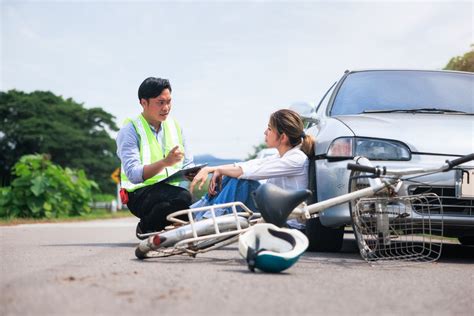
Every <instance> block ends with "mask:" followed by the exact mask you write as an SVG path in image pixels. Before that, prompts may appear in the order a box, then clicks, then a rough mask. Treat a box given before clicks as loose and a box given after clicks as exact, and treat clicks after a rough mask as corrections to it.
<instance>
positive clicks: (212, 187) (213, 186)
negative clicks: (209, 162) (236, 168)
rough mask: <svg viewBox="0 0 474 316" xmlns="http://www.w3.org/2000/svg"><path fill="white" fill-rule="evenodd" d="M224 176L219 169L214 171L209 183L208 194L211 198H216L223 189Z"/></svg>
mask: <svg viewBox="0 0 474 316" xmlns="http://www.w3.org/2000/svg"><path fill="white" fill-rule="evenodd" d="M222 176H223V175H222V174H221V173H220V172H219V169H216V170H215V171H214V174H213V175H212V179H211V181H210V182H209V187H208V188H207V193H209V196H214V195H216V194H217V193H218V191H220V190H221V189H222Z"/></svg>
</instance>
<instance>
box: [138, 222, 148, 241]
mask: <svg viewBox="0 0 474 316" xmlns="http://www.w3.org/2000/svg"><path fill="white" fill-rule="evenodd" d="M141 223H142V222H138V224H137V229H136V230H135V236H137V238H138V239H140V240H143V239H146V238H147V237H145V236H141V235H142V234H144V233H145V232H144V231H143V229H142V225H141Z"/></svg>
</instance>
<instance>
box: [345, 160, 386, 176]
mask: <svg viewBox="0 0 474 316" xmlns="http://www.w3.org/2000/svg"><path fill="white" fill-rule="evenodd" d="M347 169H349V170H352V171H360V172H367V173H372V174H375V175H380V169H379V168H377V167H369V166H363V165H359V164H356V163H348V164H347Z"/></svg>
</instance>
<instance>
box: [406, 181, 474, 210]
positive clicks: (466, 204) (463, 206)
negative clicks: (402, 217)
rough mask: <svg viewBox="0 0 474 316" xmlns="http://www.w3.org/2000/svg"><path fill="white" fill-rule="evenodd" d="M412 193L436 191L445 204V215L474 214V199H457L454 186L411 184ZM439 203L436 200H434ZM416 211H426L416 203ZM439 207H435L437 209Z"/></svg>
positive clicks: (410, 190)
mask: <svg viewBox="0 0 474 316" xmlns="http://www.w3.org/2000/svg"><path fill="white" fill-rule="evenodd" d="M408 191H409V192H410V194H423V193H435V194H436V195H438V196H439V198H440V200H441V204H442V205H443V215H447V216H474V200H464V199H463V200H462V199H457V198H456V194H455V190H454V187H430V186H410V187H409V189H408ZM433 203H434V204H438V205H439V202H438V201H437V200H436V201H434V202H433ZM414 208H415V211H416V212H418V213H424V211H423V210H422V209H421V208H419V207H417V206H416V205H414ZM435 209H437V208H433V209H432V210H435Z"/></svg>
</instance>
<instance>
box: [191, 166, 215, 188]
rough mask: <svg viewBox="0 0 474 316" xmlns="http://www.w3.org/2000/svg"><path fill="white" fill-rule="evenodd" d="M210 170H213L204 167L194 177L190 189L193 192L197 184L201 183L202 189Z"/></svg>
mask: <svg viewBox="0 0 474 316" xmlns="http://www.w3.org/2000/svg"><path fill="white" fill-rule="evenodd" d="M210 172H212V171H211V169H210V168H209V167H204V168H202V169H201V170H199V172H198V174H197V175H196V176H195V177H194V179H193V182H191V185H190V186H189V191H190V192H191V193H193V191H194V187H195V186H196V184H198V185H199V190H201V189H202V186H203V185H204V183H206V180H207V176H208V175H209V173H210Z"/></svg>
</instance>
